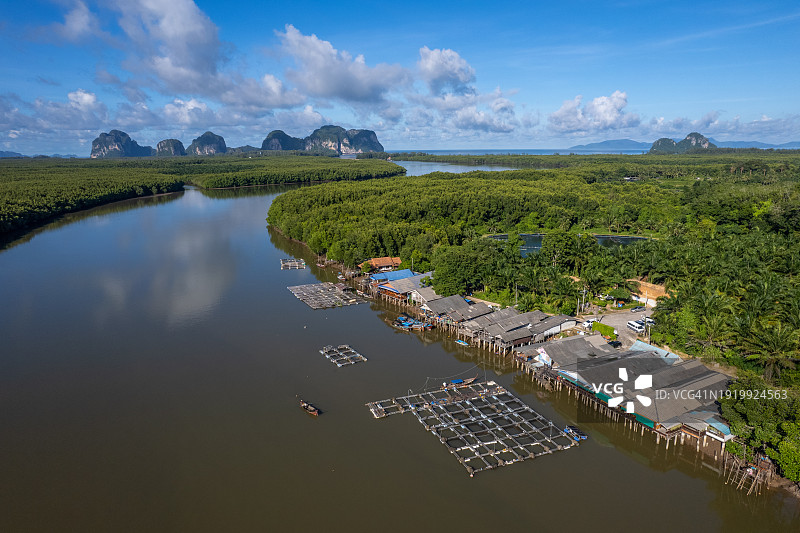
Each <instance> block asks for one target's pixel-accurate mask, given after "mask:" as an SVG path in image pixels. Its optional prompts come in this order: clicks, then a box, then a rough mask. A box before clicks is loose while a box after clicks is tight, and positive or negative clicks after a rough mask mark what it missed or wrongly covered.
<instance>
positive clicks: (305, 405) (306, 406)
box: [300, 398, 319, 416]
mask: <svg viewBox="0 0 800 533" xmlns="http://www.w3.org/2000/svg"><path fill="white" fill-rule="evenodd" d="M300 407H302V408H303V410H304V411H305V412H306V413H308V414H310V415H313V416H319V409H317V408H316V407H314V406H313V405H311V404H310V403H309V402H307V401H305V400H304V399H302V398H300Z"/></svg>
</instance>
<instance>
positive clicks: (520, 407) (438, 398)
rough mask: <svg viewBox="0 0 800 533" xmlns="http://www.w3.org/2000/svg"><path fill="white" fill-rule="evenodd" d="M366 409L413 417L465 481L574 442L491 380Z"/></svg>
mask: <svg viewBox="0 0 800 533" xmlns="http://www.w3.org/2000/svg"><path fill="white" fill-rule="evenodd" d="M367 407H369V409H370V411H371V412H372V416H374V417H375V418H385V417H387V416H391V415H394V414H399V413H405V412H411V413H413V414H414V416H415V417H417V420H419V422H420V424H422V425H423V426H424V427H425V429H426V430H427V431H430V432H431V433H433V434H434V435H435V436H436V438H438V439H439V442H441V443H442V444H443V445H444V446H445V447H446V448H447V450H448V451H449V452H450V453H451V454H452V455H453V456H455V457H456V459H457V460H458V462H459V463H461V465H462V466H463V467H464V468H465V469H466V470H467V473H469V475H470V477H472V476H473V475H475V474H476V473H477V472H481V471H484V470H492V469H494V468H499V467H501V466H506V465H509V464H513V463H516V462H520V461H524V460H526V459H533V458H534V457H538V456H540V455H546V454H551V453H554V452H556V451H560V450H566V449H568V448H571V447H572V446H576V445H577V444H578V442H577V441H575V440H573V439H572V438H571V437H570V436H569V435H567V434H566V433H564V431H562V430H561V429H559V428H558V427H556V426H555V425H554V424H553V422H551V421H550V420H548V419H546V418H545V417H543V416H542V415H540V414H539V413H537V412H536V411H534V410H533V409H531V408H530V407H529V406H528V405H526V404H525V403H524V402H523V401H522V400H520V399H518V398H516V397H515V396H514V395H512V394H511V393H510V392H508V391H507V390H506V389H504V388H503V387H501V386H500V385H498V384H497V383H495V382H494V381H488V382H476V383H470V384H466V385H462V386H458V385H456V386H447V387H443V388H441V389H437V390H434V391H426V392H422V393H419V394H412V395H409V396H403V397H399V398H390V399H388V400H381V401H379V402H371V403H368V404H367Z"/></svg>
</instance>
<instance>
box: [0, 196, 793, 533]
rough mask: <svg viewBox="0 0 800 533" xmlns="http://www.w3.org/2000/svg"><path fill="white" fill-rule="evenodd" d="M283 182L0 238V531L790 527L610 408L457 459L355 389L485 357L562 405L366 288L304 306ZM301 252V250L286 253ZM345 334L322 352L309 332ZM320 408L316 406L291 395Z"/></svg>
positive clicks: (558, 412) (402, 386)
mask: <svg viewBox="0 0 800 533" xmlns="http://www.w3.org/2000/svg"><path fill="white" fill-rule="evenodd" d="M282 190H285V189H284V188H279V187H262V188H251V189H240V190H234V191H212V192H210V193H206V192H203V191H200V190H194V189H192V190H187V191H186V192H182V193H177V194H173V195H167V196H162V197H159V198H146V199H139V200H132V201H127V202H121V203H118V204H113V205H110V206H105V207H101V208H97V209H94V210H91V211H87V212H84V213H80V214H76V215H71V216H69V217H66V218H65V219H64V220H62V221H60V222H58V223H55V224H51V225H50V226H46V227H44V228H41V229H40V230H38V231H36V232H34V233H32V234H29V235H28V236H27V238H26V240H24V241H21V242H19V243H17V244H16V245H12V246H10V247H8V248H7V249H5V250H4V251H2V252H0V302H2V306H0V354H2V357H0V427H2V441H0V442H2V454H0V473H1V474H2V484H1V485H0V486H1V487H2V488H0V530H2V531H9V532H11V531H26V532H36V531H47V532H54V531H115V532H120V531H137V532H141V531H148V532H152V531H191V532H204V531H208V532H219V531H237V532H239V531H314V530H317V531H431V530H440V531H444V530H448V531H450V530H456V529H457V530H461V531H487V530H508V531H519V530H523V529H524V530H534V531H576V530H583V529H587V530H591V531H617V532H618V531H637V530H641V531H645V530H646V531H700V530H702V531H725V532H751V531H796V530H797V525H798V512H800V511H798V507H797V503H796V501H795V500H792V499H791V498H788V497H785V496H783V495H782V493H777V492H769V493H767V494H765V495H762V496H760V497H746V496H744V494H742V493H741V492H739V491H736V490H735V489H733V488H731V487H729V486H726V485H725V484H724V483H723V480H722V479H721V478H720V477H719V475H718V474H717V473H715V472H713V471H712V470H711V469H709V468H708V467H707V466H704V465H703V461H702V459H701V458H700V457H698V456H697V455H695V453H694V451H693V448H689V447H686V448H684V447H681V446H674V447H671V448H670V449H669V450H666V449H665V447H664V446H663V443H662V444H661V445H660V446H659V445H656V443H655V440H654V439H653V438H651V437H649V436H644V437H641V436H639V435H632V434H630V433H626V432H625V430H624V429H622V427H621V425H618V426H613V427H612V426H611V425H609V424H607V423H596V424H582V427H583V428H584V430H585V431H586V432H587V433H588V434H589V437H590V438H589V440H588V441H585V442H584V443H582V444H581V445H580V446H579V447H575V448H572V449H569V450H566V451H562V452H558V453H555V454H553V455H549V456H542V457H538V458H536V459H534V460H529V461H525V462H523V463H518V464H513V465H510V466H506V467H504V468H500V469H497V470H494V471H490V472H485V473H480V474H478V475H476V476H475V477H474V478H470V477H469V476H468V475H467V474H466V472H465V470H464V468H463V467H462V466H461V465H459V464H458V462H457V461H455V459H454V458H453V457H452V456H451V455H450V454H449V453H447V451H446V450H445V448H444V447H443V446H442V445H441V444H439V442H437V441H436V439H435V438H434V437H433V436H432V435H431V434H430V433H428V432H426V431H424V429H423V428H422V427H421V426H420V424H419V423H418V422H417V421H416V420H415V419H414V417H413V416H412V415H410V414H404V415H398V416H393V417H390V418H387V419H381V420H375V419H373V418H372V416H371V415H370V412H369V410H368V409H367V408H366V407H365V405H364V404H365V403H366V402H369V401H375V400H381V399H384V398H389V397H392V396H399V395H403V394H405V393H406V392H407V391H408V389H410V388H413V389H418V388H419V387H421V386H423V385H424V384H425V382H426V379H427V378H434V380H433V381H432V382H438V381H441V380H442V379H443V378H445V377H448V376H454V375H460V376H462V377H464V376H470V375H480V376H481V377H487V378H489V379H494V380H496V381H497V382H498V383H500V384H501V385H503V386H505V387H506V388H508V389H509V390H510V391H512V392H513V393H514V394H516V395H518V396H519V397H521V398H522V399H523V400H524V401H525V402H526V403H528V404H529V405H531V406H532V407H533V408H534V409H536V410H537V411H539V412H540V413H541V414H543V415H544V416H546V417H548V418H550V419H551V420H553V421H554V422H555V423H557V424H558V425H562V426H563V424H567V423H571V422H574V421H575V420H576V416H577V409H578V408H577V406H576V405H575V404H574V403H572V402H570V401H569V399H568V398H567V397H566V395H562V396H557V395H555V394H551V393H546V392H544V391H542V390H540V389H538V388H536V387H534V386H533V385H532V384H531V383H530V381H529V380H527V379H525V378H523V377H522V376H520V375H518V374H517V373H515V372H514V371H512V369H511V368H510V367H509V366H508V365H507V364H504V363H503V362H502V361H497V360H494V361H493V360H492V359H491V358H489V357H487V356H486V355H485V354H483V353H482V352H480V351H478V350H476V349H473V348H464V347H461V346H459V345H457V344H455V343H454V342H453V339H450V338H447V337H446V336H445V335H443V334H442V333H440V332H437V331H435V330H434V331H431V332H426V333H424V334H408V333H401V332H398V331H396V330H394V329H392V328H391V327H390V326H389V325H388V324H387V320H388V319H390V318H392V317H394V316H395V315H396V310H394V309H390V308H388V307H386V306H384V305H382V304H378V303H369V304H362V305H357V306H352V307H345V308H339V309H331V310H320V311H313V310H312V309H310V308H309V307H307V306H306V305H304V304H302V303H301V302H300V301H298V300H297V299H295V297H294V296H293V295H292V294H291V293H290V292H289V291H288V290H287V287H288V286H291V285H298V284H304V283H315V282H317V281H319V280H333V279H334V278H335V274H336V273H335V272H334V271H321V270H320V269H318V268H317V267H316V266H313V264H314V262H315V257H314V256H313V255H312V254H310V253H309V252H308V251H307V250H305V249H304V248H303V247H302V246H301V245H300V244H298V243H292V242H289V241H287V240H286V239H284V238H282V237H281V236H280V235H278V234H276V233H274V232H271V231H269V230H268V229H267V228H266V227H265V224H266V223H265V220H264V219H265V217H266V214H267V210H268V208H269V205H270V202H271V201H272V199H273V198H274V197H275V196H276V195H277V194H279V193H280V192H281V191H282ZM290 256H295V257H303V258H305V259H306V260H307V262H308V263H309V264H311V265H312V266H311V267H310V268H309V269H306V270H291V271H281V270H280V266H279V259H281V258H283V257H290ZM345 343H347V344H351V345H352V346H353V347H354V348H356V349H357V350H358V351H360V352H361V353H362V354H364V355H365V356H366V357H367V358H368V361H367V362H365V363H360V364H357V365H353V366H351V367H343V368H337V367H335V366H334V365H332V364H331V363H329V362H328V361H327V360H326V359H325V358H324V357H322V355H320V354H319V352H318V350H319V349H320V348H321V347H323V346H324V345H327V344H335V345H336V344H345ZM297 394H301V395H303V396H304V397H305V398H306V399H308V400H310V401H312V402H314V403H315V404H316V405H317V406H318V407H320V408H321V409H322V410H323V414H322V416H320V417H319V418H313V417H311V416H309V415H307V414H306V413H304V412H303V411H302V410H301V409H300V408H299V407H298V404H297V400H296V398H295V395H297Z"/></svg>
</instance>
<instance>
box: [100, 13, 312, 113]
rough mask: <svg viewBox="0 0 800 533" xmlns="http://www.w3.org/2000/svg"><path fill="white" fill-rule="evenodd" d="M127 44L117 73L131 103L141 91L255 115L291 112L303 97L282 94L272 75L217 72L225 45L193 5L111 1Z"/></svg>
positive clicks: (139, 98)
mask: <svg viewBox="0 0 800 533" xmlns="http://www.w3.org/2000/svg"><path fill="white" fill-rule="evenodd" d="M113 7H114V8H115V9H116V10H117V11H118V12H119V13H120V17H119V20H118V23H119V26H120V28H121V29H122V31H123V32H124V34H125V36H126V38H127V42H126V43H125V44H126V46H125V50H126V51H127V53H128V57H127V59H126V60H125V61H124V62H123V63H122V64H121V66H122V68H123V69H125V70H127V71H128V72H130V73H131V74H132V77H131V78H129V79H128V80H127V81H125V82H122V81H119V80H118V79H117V81H116V82H115V81H114V80H113V79H110V77H109V76H106V77H105V78H106V81H107V82H108V83H116V84H118V85H119V86H120V87H121V88H122V89H123V91H124V94H125V96H126V97H127V98H128V100H130V101H131V102H141V101H143V100H144V96H145V95H144V94H143V92H142V91H141V87H149V88H154V89H156V90H158V91H160V92H161V93H163V94H168V95H187V96H203V97H206V98H211V99H215V100H217V101H220V102H222V103H224V104H227V105H230V106H233V107H238V108H242V109H248V110H249V111H251V112H254V113H263V112H267V111H269V110H271V109H274V108H283V107H293V106H296V105H299V104H302V103H303V102H304V100H305V98H304V97H303V96H302V95H300V94H299V93H297V91H294V90H287V89H286V88H285V87H284V86H283V83H282V82H281V81H280V80H278V79H277V78H276V77H275V76H273V75H271V74H265V75H263V76H262V77H260V78H252V77H248V76H245V75H243V74H242V73H240V72H236V71H233V72H228V71H225V70H223V69H222V67H223V66H225V64H226V57H225V54H224V50H225V44H224V43H222V42H221V41H220V39H219V30H218V28H217V26H216V25H215V24H214V23H213V22H212V21H211V19H210V18H208V16H207V15H206V14H205V13H204V12H203V11H201V10H200V8H199V7H198V6H197V5H196V4H195V3H194V1H193V0H173V1H172V2H168V3H166V4H165V3H163V2H161V1H160V0H115V3H114V6H113Z"/></svg>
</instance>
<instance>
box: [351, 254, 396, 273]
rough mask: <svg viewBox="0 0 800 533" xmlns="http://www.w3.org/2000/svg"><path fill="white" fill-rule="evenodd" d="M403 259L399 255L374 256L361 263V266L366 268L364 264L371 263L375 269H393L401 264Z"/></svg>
mask: <svg viewBox="0 0 800 533" xmlns="http://www.w3.org/2000/svg"><path fill="white" fill-rule="evenodd" d="M400 263H402V261H401V260H400V258H399V257H373V258H372V259H369V260H367V261H364V262H363V263H361V264H360V265H358V266H359V268H364V265H370V266H371V267H372V268H374V269H375V270H381V271H385V270H392V269H395V268H397V267H399V266H400Z"/></svg>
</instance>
